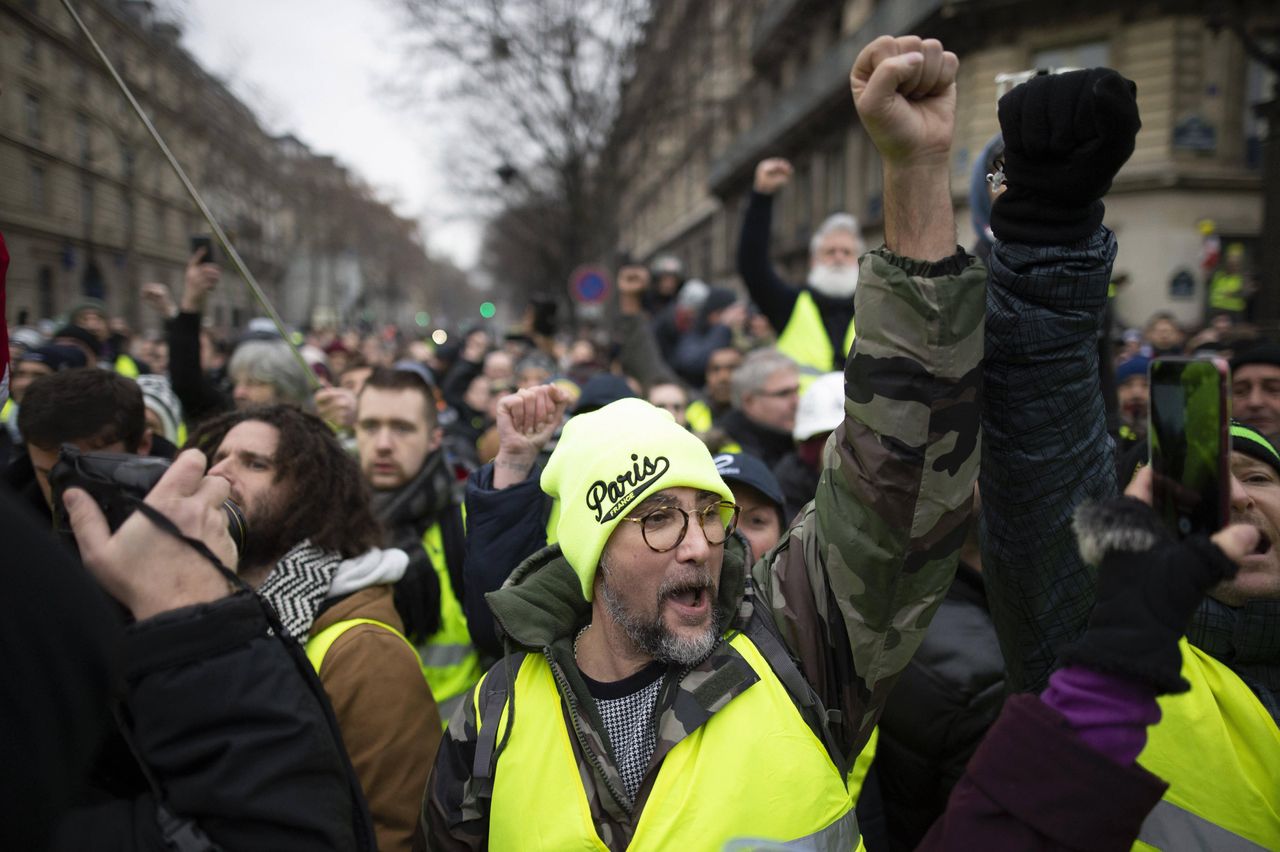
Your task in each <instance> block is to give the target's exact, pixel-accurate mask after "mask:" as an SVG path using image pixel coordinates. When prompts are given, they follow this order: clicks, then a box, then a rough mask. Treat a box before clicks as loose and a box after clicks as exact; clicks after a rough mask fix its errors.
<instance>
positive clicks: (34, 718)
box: [0, 495, 373, 852]
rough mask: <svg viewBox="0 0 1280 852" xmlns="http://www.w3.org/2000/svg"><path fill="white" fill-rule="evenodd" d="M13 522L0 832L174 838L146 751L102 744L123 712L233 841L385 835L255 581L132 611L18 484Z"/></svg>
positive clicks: (177, 784) (185, 794)
mask: <svg viewBox="0 0 1280 852" xmlns="http://www.w3.org/2000/svg"><path fill="white" fill-rule="evenodd" d="M0 535H2V536H3V540H4V542H5V556H6V558H5V560H4V562H3V567H4V571H5V589H6V594H5V595H4V597H3V603H0V607H2V608H3V617H2V618H0V654H3V657H4V659H5V660H6V668H7V670H8V673H9V676H10V678H11V679H12V682H13V683H14V684H20V685H21V686H20V688H18V689H14V690H12V691H10V692H9V693H7V694H6V698H5V701H3V702H0V726H2V727H3V730H5V731H6V732H7V733H6V735H5V736H3V737H0V758H2V759H0V792H2V793H3V795H4V800H5V803H6V805H5V806H6V812H7V813H9V814H11V815H12V818H10V819H6V820H3V821H0V848H3V849H24V850H36V849H55V850H64V849H65V850H77V852H82V851H83V850H86V849H93V850H156V852H161V851H162V850H163V851H164V852H168V850H169V849H170V848H171V847H170V846H169V845H168V844H167V843H166V842H165V840H164V838H163V836H162V832H161V830H160V827H159V824H158V822H157V803H156V799H155V796H154V795H153V792H152V789H151V788H150V787H149V785H148V784H147V783H146V782H145V780H143V778H142V775H141V773H140V772H139V770H138V768H137V762H136V761H135V760H134V759H133V757H132V756H131V755H130V754H129V752H128V750H127V749H119V748H117V749H109V750H107V751H103V750H102V749H100V748H95V743H97V742H99V738H100V736H101V735H102V734H103V733H104V732H106V731H109V730H111V729H112V728H114V727H116V725H117V724H118V725H120V726H122V727H123V728H124V729H125V730H127V731H128V732H129V734H130V737H131V739H132V741H133V746H134V748H135V749H136V750H137V754H138V757H139V758H140V759H141V760H142V761H143V762H144V763H145V764H146V766H147V767H149V769H150V772H151V774H152V775H153V776H154V778H155V781H156V783H157V786H158V788H159V789H160V790H161V791H162V794H163V796H164V797H165V800H166V805H167V809H168V811H170V812H171V813H172V814H173V815H174V816H175V818H176V819H177V820H178V821H180V822H184V823H188V824H193V825H194V826H195V827H196V829H198V830H199V831H201V832H203V833H204V834H205V835H207V837H208V838H209V840H210V841H212V843H214V844H217V846H218V847H220V848H221V849H226V850H232V849H235V850H241V849H250V850H251V849H261V850H287V849H296V850H310V849H342V850H349V849H351V850H353V849H372V848H373V836H372V832H371V830H370V829H369V825H370V823H369V818H368V814H367V811H366V809H365V805H364V801H363V796H362V794H361V793H360V789H359V785H358V783H356V781H355V779H354V775H352V774H351V773H350V769H349V766H348V763H347V760H346V756H345V754H344V752H343V747H342V742H341V738H340V736H339V735H338V732H337V727H336V724H335V723H333V721H332V711H330V710H329V709H328V702H327V700H326V699H325V698H324V697H323V692H322V691H321V690H322V688H321V687H320V685H319V681H318V679H316V677H315V673H314V672H313V671H311V669H310V667H309V665H308V664H307V662H306V658H305V657H304V656H301V650H300V649H298V648H296V646H294V651H295V653H290V651H289V650H288V649H287V646H286V644H285V643H286V642H289V643H292V641H293V640H291V639H288V638H287V637H286V638H283V639H282V638H281V637H280V636H278V635H271V634H270V633H269V632H268V628H269V625H268V622H267V620H266V617H265V615H264V612H263V607H262V605H261V604H260V603H259V602H258V600H257V599H256V598H255V597H254V596H253V595H251V594H248V593H241V594H238V595H235V596H233V597H229V598H225V599H223V600H220V601H217V602H215V603H212V604H205V605H201V606H196V607H188V608H185V609H180V610H175V611H173V612H169V613H164V614H162V615H159V616H156V617H155V618H149V619H147V620H145V621H142V622H139V623H135V624H132V625H129V626H128V627H123V626H122V622H121V620H120V619H119V617H118V616H117V615H116V614H115V613H113V612H112V606H111V604H110V603H109V602H108V600H107V599H106V597H105V596H104V595H102V594H101V592H99V591H98V589H97V588H96V585H95V584H94V583H93V582H92V581H91V580H89V578H88V575H87V574H86V573H85V572H84V570H83V569H82V568H80V567H79V566H78V565H77V564H76V561H75V559H74V557H73V556H72V555H71V552H70V551H69V550H67V549H64V548H63V547H62V545H60V544H58V543H57V542H56V541H55V540H54V538H53V537H52V536H50V535H48V534H47V533H45V532H44V530H42V529H40V524H38V523H36V522H34V521H33V520H31V519H30V518H29V516H27V515H26V513H25V512H24V511H23V510H22V509H21V508H19V506H18V505H17V502H16V501H15V500H13V499H11V498H10V497H9V496H7V495H0ZM9 557H12V559H10V558H9ZM37 568H38V569H39V570H35V569H37ZM113 693H114V694H117V695H120V696H121V698H120V701H119V706H120V712H119V721H118V723H117V722H113V721H112V716H111V713H110V710H109V707H110V704H111V696H112V694H113ZM116 729H117V730H119V728H116ZM115 741H116V742H119V743H122V742H123V739H121V738H120V737H118V736H117V737H116V739H115ZM108 742H111V741H110V740H108ZM95 753H96V754H97V757H96V759H95V758H94V755H95ZM91 762H93V763H95V764H96V766H95V767H94V768H95V771H94V772H93V773H92V775H91V776H89V777H88V778H86V771H87V770H88V769H89V764H90V763H91ZM129 764H131V765H129Z"/></svg>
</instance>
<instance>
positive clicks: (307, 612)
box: [258, 539, 342, 642]
mask: <svg viewBox="0 0 1280 852" xmlns="http://www.w3.org/2000/svg"><path fill="white" fill-rule="evenodd" d="M341 564H342V555H341V554H340V553H338V552H336V551H332V550H324V549H323V548H320V547H317V546H316V545H314V544H312V543H311V539H303V540H302V541H300V542H298V543H297V544H295V545H294V546H293V547H292V548H290V549H289V552H288V553H286V554H285V555H284V556H282V557H281V558H280V561H279V562H277V563H276V566H275V567H274V568H272V569H271V573H270V574H268V575H267V579H266V580H265V581H264V582H263V584H262V585H261V586H260V587H259V588H258V594H259V595H260V596H261V597H262V599H263V600H265V601H266V602H267V603H269V604H271V608H272V609H274V610H275V611H276V615H278V616H279V617H280V623H281V624H283V625H284V627H285V629H286V630H288V631H289V634H290V635H291V636H293V637H294V638H295V639H297V640H298V641H299V642H306V641H307V633H309V632H310V631H311V622H313V621H315V617H316V611H317V610H319V609H320V604H322V603H323V602H324V599H325V596H326V595H328V593H329V586H330V585H332V583H333V577H334V575H335V574H337V573H338V566H339V565H341Z"/></svg>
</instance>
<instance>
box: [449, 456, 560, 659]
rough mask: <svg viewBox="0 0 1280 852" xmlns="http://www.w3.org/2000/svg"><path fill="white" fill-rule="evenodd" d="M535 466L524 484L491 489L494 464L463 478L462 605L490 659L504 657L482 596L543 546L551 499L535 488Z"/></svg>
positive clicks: (474, 637) (538, 471) (538, 473)
mask: <svg viewBox="0 0 1280 852" xmlns="http://www.w3.org/2000/svg"><path fill="white" fill-rule="evenodd" d="M541 473H542V471H541V469H540V468H538V467H537V466H535V467H534V469H533V470H532V471H531V472H530V473H529V475H528V477H526V478H525V480H524V481H523V482H519V483H516V484H515V485H512V486H510V487H509V488H504V489H502V490H501V491H495V490H494V488H493V464H492V462H491V463H489V464H487V465H485V466H484V467H481V468H480V469H479V470H477V471H475V472H474V473H472V474H471V476H470V477H469V478H468V479H467V497H466V500H467V556H466V562H465V567H464V568H463V573H464V574H465V575H466V577H467V585H466V594H465V596H464V598H463V602H462V606H463V610H464V612H465V613H466V616H467V628H468V629H469V630H470V631H471V641H472V642H473V643H474V644H475V646H476V647H477V648H479V649H480V650H481V651H483V652H485V653H486V654H488V655H490V656H492V657H502V656H504V653H505V652H504V651H503V648H502V640H501V638H499V636H498V628H497V625H496V624H495V623H494V620H493V613H492V612H491V611H490V610H489V604H488V602H487V601H486V600H485V599H484V596H485V595H486V594H488V593H489V592H492V591H496V590H498V589H500V588H502V584H503V583H505V582H506V581H507V578H508V577H509V576H511V572H512V571H514V570H515V568H516V566H517V565H519V564H520V563H521V562H523V561H524V560H525V559H527V558H528V557H530V556H532V555H533V554H534V553H537V552H538V551H539V550H541V549H542V548H543V547H545V546H546V544H547V519H548V517H549V516H550V514H551V498H550V497H548V496H547V495H546V494H544V493H543V492H542V489H541V487H539V484H538V483H539V479H540V476H541Z"/></svg>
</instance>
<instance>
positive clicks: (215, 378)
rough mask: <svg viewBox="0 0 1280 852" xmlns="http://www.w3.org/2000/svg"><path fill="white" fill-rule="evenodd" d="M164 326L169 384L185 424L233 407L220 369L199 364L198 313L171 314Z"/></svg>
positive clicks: (224, 376)
mask: <svg viewBox="0 0 1280 852" xmlns="http://www.w3.org/2000/svg"><path fill="white" fill-rule="evenodd" d="M165 328H166V331H167V334H168V338H169V384H170V386H171V387H172V388H173V393H174V395H175V396H177V397H178V400H179V401H180V402H181V403H182V413H183V416H184V417H185V418H186V421H187V422H188V423H193V424H194V423H199V422H200V421H201V420H205V419H207V418H209V417H213V416H214V415H216V414H221V413H223V412H224V411H230V410H231V409H233V408H235V401H234V400H233V399H232V396H231V386H230V382H228V380H227V377H226V374H225V373H224V372H218V373H205V372H204V370H202V369H201V367H200V314H189V313H185V312H183V313H179V314H176V315H174V317H173V318H172V319H170V320H169V321H168V322H167V323H166V324H165Z"/></svg>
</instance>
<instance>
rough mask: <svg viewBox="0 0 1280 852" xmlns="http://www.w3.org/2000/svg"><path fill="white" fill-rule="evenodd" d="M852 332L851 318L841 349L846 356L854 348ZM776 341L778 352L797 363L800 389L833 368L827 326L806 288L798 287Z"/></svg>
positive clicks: (833, 356)
mask: <svg viewBox="0 0 1280 852" xmlns="http://www.w3.org/2000/svg"><path fill="white" fill-rule="evenodd" d="M854 333H855V332H854V321H853V320H852V319H851V320H849V328H848V329H847V330H846V331H845V333H844V351H843V352H842V353H841V355H842V356H844V357H848V355H849V350H850V349H852V348H853V338H854ZM777 345H778V351H779V352H781V353H782V354H783V355H786V356H787V357H789V358H790V359H791V360H792V361H795V362H796V364H798V365H799V366H800V392H801V393H804V391H805V390H807V389H808V387H809V385H810V384H811V383H812V382H813V380H814V379H816V378H817V377H818V376H821V375H822V374H823V373H830V372H831V370H832V369H833V367H834V364H835V357H836V353H835V352H834V351H833V350H832V349H831V340H830V339H829V338H828V337H827V327H826V326H825V325H823V324H822V312H821V311H819V310H818V303H817V302H815V301H814V300H813V296H811V295H809V291H808V290H802V291H800V297H799V298H798V299H796V306H795V309H794V310H792V311H791V317H790V318H789V319H788V320H787V327H786V328H784V329H783V330H782V334H780V335H778V344H777Z"/></svg>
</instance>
